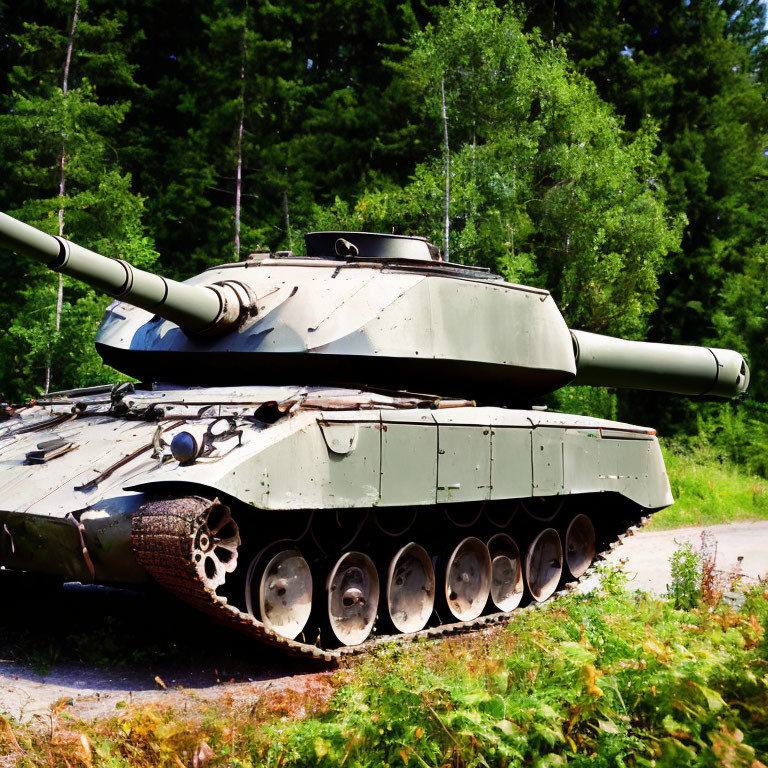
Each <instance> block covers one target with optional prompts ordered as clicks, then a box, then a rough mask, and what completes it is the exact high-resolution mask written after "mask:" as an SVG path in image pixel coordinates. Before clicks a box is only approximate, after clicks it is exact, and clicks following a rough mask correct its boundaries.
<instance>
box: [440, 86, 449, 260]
mask: <svg viewBox="0 0 768 768" xmlns="http://www.w3.org/2000/svg"><path fill="white" fill-rule="evenodd" d="M440 95H441V97H442V103H443V144H444V151H445V234H444V235H443V240H444V247H443V250H444V258H445V260H446V261H450V258H449V257H450V249H451V241H450V238H451V150H450V147H449V146H448V111H447V110H446V108H445V78H444V77H443V78H441V79H440Z"/></svg>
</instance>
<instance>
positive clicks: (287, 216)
mask: <svg viewBox="0 0 768 768" xmlns="http://www.w3.org/2000/svg"><path fill="white" fill-rule="evenodd" d="M285 175H286V177H287V175H288V169H287V168H286V169H285ZM283 221H284V223H285V232H286V234H287V235H288V250H289V251H292V250H293V234H292V233H291V213H290V210H289V209H288V188H287V187H284V188H283Z"/></svg>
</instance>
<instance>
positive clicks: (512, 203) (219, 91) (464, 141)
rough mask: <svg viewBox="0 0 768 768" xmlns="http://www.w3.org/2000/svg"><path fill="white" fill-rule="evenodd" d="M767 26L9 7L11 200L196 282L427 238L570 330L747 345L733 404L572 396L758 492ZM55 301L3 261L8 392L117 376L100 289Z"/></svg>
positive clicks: (114, 2)
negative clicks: (525, 287)
mask: <svg viewBox="0 0 768 768" xmlns="http://www.w3.org/2000/svg"><path fill="white" fill-rule="evenodd" d="M765 16H766V7H765V3H764V2H763V0H760V1H758V0H694V1H690V0H675V1H674V2H666V1H664V2H663V1H662V0H639V1H636V2H629V1H628V0H599V1H598V2H595V1H594V0H569V2H567V3H565V2H554V3H553V2H551V0H547V1H546V2H543V1H542V0H520V2H497V3H492V2H489V1H488V0H451V1H450V2H438V1H436V0H398V2H394V1H393V0H373V1H372V2H370V3H352V2H349V1H348V0H332V1H331V2H322V3H320V2H301V3H299V2H296V1H295V0H286V1H285V2H281V3H278V4H272V3H267V2H262V1H261V0H206V2H202V0H189V2H186V3H185V4H184V7H183V11H182V10H181V9H180V7H179V6H178V5H177V4H174V3H147V2H143V1H142V0H110V2H106V0H67V1H66V2H61V1H60V0H27V2H24V3H12V2H10V1H9V0H0V64H1V66H0V163H2V167H3V170H4V173H3V174H2V176H1V177H0V207H2V209H3V210H5V211H7V212H9V213H11V214H13V215H16V216H18V217H20V218H22V219H24V220H25V221H28V222H30V223H32V224H35V225H36V226H39V227H41V228H43V229H45V230H47V231H49V232H52V233H56V232H58V228H59V227H61V229H62V231H63V234H64V236H66V237H69V238H71V239H73V240H75V241H77V242H80V243H82V244H83V245H86V246H88V247H90V248H93V249H95V250H97V251H100V252H102V253H104V254H106V255H108V256H119V257H120V258H125V259H128V260H129V261H131V262H133V263H136V264H139V265H141V266H144V267H154V268H156V269H158V270H159V271H161V272H162V273H163V274H167V275H169V276H173V277H180V278H184V277H188V276H190V275H192V274H194V273H196V272H198V271H200V270H201V269H203V268H205V267H207V266H210V265H212V264H216V263H220V262H222V261H231V260H233V259H237V258H240V257H243V256H244V255H245V254H247V253H248V252H250V251H253V250H257V249H264V248H270V249H283V248H288V249H293V250H294V251H297V252H301V251H302V249H303V241H302V233H303V232H305V231H308V230H310V229H317V228H323V227H333V228H345V229H372V230H378V231H385V232H392V231H394V232H400V233H404V234H422V235H427V236H429V237H430V238H432V239H433V241H434V242H436V243H439V244H440V245H441V247H442V248H443V250H444V252H446V253H448V254H449V256H450V258H451V259H453V260H456V261H461V262H465V263H476V264H481V265H483V266H488V267H490V268H492V269H493V270H494V271H496V272H499V273H500V274H502V275H503V276H504V277H505V278H507V279H509V280H512V281H515V282H523V283H530V284H534V285H540V286H543V287H546V288H548V289H549V290H551V291H552V292H553V294H554V296H555V298H556V299H557V301H558V303H559V305H560V306H561V308H562V310H563V312H564V314H565V316H566V319H567V321H568V323H569V324H570V325H572V326H574V327H581V328H584V329H587V330H592V331H597V332H601V333H608V334H615V335H622V336H627V337H630V338H649V339H652V340H666V341H673V342H679V343H695V344H707V345H711V346H721V347H733V348H736V349H738V350H740V351H742V352H744V353H745V354H746V355H747V357H748V359H749V362H750V364H751V366H752V370H753V383H752V387H751V395H750V401H749V402H748V403H746V404H743V405H742V407H741V408H740V409H733V408H732V407H730V406H725V407H723V406H718V407H717V408H715V407H713V406H711V405H709V404H706V403H697V402H691V401H684V400H681V399H673V398H666V397H657V396H646V395H638V394H633V395H622V396H621V398H620V399H618V398H617V397H616V396H615V395H613V394H610V395H605V394H604V393H600V392H594V393H589V392H588V391H584V390H580V391H578V392H576V393H574V392H573V391H571V390H568V391H566V392H563V393H560V394H559V395H558V396H557V397H556V398H555V400H556V403H557V404H559V405H561V406H563V407H569V408H571V409H573V410H590V411H591V412H593V413H597V414H598V415H614V416H618V417H620V418H625V419H627V420H633V421H641V422H642V421H646V422H650V423H652V424H654V425H656V424H658V425H659V426H660V427H661V429H663V430H664V431H665V432H667V433H670V432H677V433H679V434H681V435H688V436H690V439H698V440H702V439H704V440H706V441H707V442H709V443H712V444H714V445H715V446H716V450H721V451H722V452H723V454H724V455H728V456H730V457H732V458H734V459H735V460H737V461H739V462H741V463H744V464H747V465H748V467H749V469H750V470H751V471H753V472H757V473H760V474H762V475H763V476H765V475H766V474H768V466H767V462H766V459H765V458H764V454H765V453H766V452H765V450H764V447H765V445H766V444H767V443H768V426H767V425H768V413H766V411H765V410H764V408H763V407H762V406H761V403H762V402H764V401H765V397H766V394H767V392H766V390H767V389H768V377H767V376H766V374H765V372H764V371H765V369H766V365H768V346H767V337H768V334H767V331H768V327H767V326H768V321H767V319H766V315H767V313H768V308H767V307H766V299H765V297H766V295H768V270H766V260H767V259H768V242H767V239H766V228H765V222H766V221H767V220H768V216H767V215H766V214H768V210H766V209H767V208H768V196H767V195H766V188H767V186H766V182H768V168H767V167H766V164H767V163H768V160H767V159H766V134H767V131H768V102H767V100H766V66H767V64H766V62H767V61H768V59H767V58H766V56H767V54H766V51H767V50H768V49H767V48H766V43H765V33H764V27H765ZM75 21H76V24H74V23H73V22H75ZM70 47H71V54H68V49H69V48H70ZM67 62H69V63H67ZM443 106H444V107H445V119H444V118H443ZM62 160H63V161H64V162H62ZM64 177H65V179H64V180H65V182H66V184H65V185H63V178H64ZM447 184H448V187H447ZM62 190H63V194H62ZM446 194H448V197H449V201H450V202H449V211H448V217H447V221H448V227H446V215H445V200H446ZM57 292H58V278H57V277H56V276H55V275H51V274H48V273H46V271H45V270H44V269H43V268H40V267H37V266H34V265H31V264H29V263H26V262H25V263H19V261H18V259H17V258H16V257H14V256H12V255H11V254H9V253H7V252H0V317H2V329H3V332H2V334H0V392H1V393H2V394H3V396H4V397H5V398H7V399H9V400H20V399H22V398H27V397H30V396H34V395H35V394H36V393H38V392H39V391H41V390H42V389H43V388H44V386H45V383H46V371H50V376H51V382H50V386H51V387H52V388H54V389H55V388H65V387H70V386H79V385H85V384H91V383H95V382H99V381H104V380H105V379H106V380H109V379H112V378H114V376H115V374H114V372H111V371H109V370H105V369H104V367H103V366H102V365H101V363H100V361H99V359H98V357H97V355H96V353H95V351H94V350H93V347H92V345H91V339H92V335H93V332H94V329H95V327H96V325H97V323H98V320H99V317H100V314H101V312H102V311H103V308H104V306H105V305H106V303H107V301H108V300H107V299H106V298H105V297H103V296H99V295H97V294H96V293H94V292H93V291H91V290H90V289H88V288H86V287H84V286H81V285H76V284H75V283H74V282H72V281H69V280H66V279H65V280H64V283H63V302H62V304H61V311H60V321H58V322H57V319H56V315H57V309H56V305H57ZM747 433H748V434H749V435H750V437H749V439H746V440H745V439H744V435H745V434H747Z"/></svg>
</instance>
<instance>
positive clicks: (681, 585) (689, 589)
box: [667, 542, 702, 611]
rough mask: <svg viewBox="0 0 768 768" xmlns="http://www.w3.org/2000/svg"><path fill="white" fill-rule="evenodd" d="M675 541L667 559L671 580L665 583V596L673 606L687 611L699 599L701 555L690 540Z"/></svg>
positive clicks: (697, 603) (696, 603)
mask: <svg viewBox="0 0 768 768" xmlns="http://www.w3.org/2000/svg"><path fill="white" fill-rule="evenodd" d="M677 543H678V548H677V549H676V550H675V552H674V554H673V555H672V557H671V558H670V561H669V562H670V566H671V582H670V584H668V585H667V597H669V599H670V600H672V602H673V603H674V605H675V608H678V609H682V610H686V611H689V610H691V609H693V608H696V607H697V606H698V605H699V602H700V601H701V572H702V555H701V553H700V552H697V551H696V550H695V549H694V548H693V545H692V544H691V543H690V542H685V543H683V544H680V543H679V542H677Z"/></svg>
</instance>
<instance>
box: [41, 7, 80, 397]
mask: <svg viewBox="0 0 768 768" xmlns="http://www.w3.org/2000/svg"><path fill="white" fill-rule="evenodd" d="M79 14H80V0H75V10H74V12H73V13H72V26H71V27H70V29H69V41H68V42H67V55H66V57H65V58H64V74H63V76H62V80H61V92H62V94H63V95H64V99H65V103H66V97H67V91H68V90H69V67H70V65H71V63H72V49H73V48H74V45H75V31H76V30H77V19H78V16H79ZM59 169H60V174H59V237H63V236H64V195H65V194H66V192H67V140H66V138H62V140H61V161H60V163H59ZM63 307H64V278H63V277H62V276H61V275H59V290H58V293H57V295H56V322H55V325H56V333H57V334H58V332H59V329H60V328H61V312H62V309H63ZM50 389H51V360H50V357H49V359H48V365H47V366H46V369H45V394H46V395H47V394H48V392H49V391H50Z"/></svg>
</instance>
